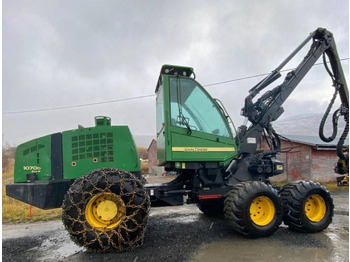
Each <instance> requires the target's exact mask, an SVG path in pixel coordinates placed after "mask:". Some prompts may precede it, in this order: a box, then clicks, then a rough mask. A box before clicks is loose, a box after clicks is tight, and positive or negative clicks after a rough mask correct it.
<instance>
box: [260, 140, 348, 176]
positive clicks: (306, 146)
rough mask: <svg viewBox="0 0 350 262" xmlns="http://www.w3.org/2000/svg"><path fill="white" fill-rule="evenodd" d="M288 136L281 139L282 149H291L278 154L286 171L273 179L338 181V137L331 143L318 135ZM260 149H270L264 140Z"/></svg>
mask: <svg viewBox="0 0 350 262" xmlns="http://www.w3.org/2000/svg"><path fill="white" fill-rule="evenodd" d="M286 138H287V139H284V138H282V139H281V144H282V145H281V148H282V151H289V149H291V150H290V151H289V152H287V153H280V154H279V155H278V156H277V158H278V159H279V160H281V161H283V162H284V169H285V172H284V173H283V174H282V175H279V176H276V177H273V178H272V179H271V180H273V181H283V180H285V181H293V180H298V179H302V180H314V181H323V182H328V181H336V178H337V177H338V174H336V173H334V166H335V164H336V163H337V161H338V156H337V153H336V143H337V142H338V140H337V139H336V140H335V141H333V142H331V143H325V142H323V141H322V140H321V139H320V138H319V137H317V136H302V135H288V136H286ZM288 139H289V140H288ZM345 143H346V145H348V144H349V140H348V139H347V140H346V142H345ZM260 149H262V150H267V149H268V147H267V145H266V143H265V142H262V144H261V145H260Z"/></svg>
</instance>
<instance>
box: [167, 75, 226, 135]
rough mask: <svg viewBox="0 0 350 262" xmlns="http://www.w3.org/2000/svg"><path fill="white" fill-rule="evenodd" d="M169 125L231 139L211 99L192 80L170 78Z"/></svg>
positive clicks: (222, 118) (223, 120) (224, 122)
mask: <svg viewBox="0 0 350 262" xmlns="http://www.w3.org/2000/svg"><path fill="white" fill-rule="evenodd" d="M169 81H170V103H171V109H170V111H171V125H173V126H178V127H183V128H187V126H188V127H189V128H190V129H191V130H196V131H200V132H204V133H208V134H213V135H217V136H224V137H231V132H230V131H229V129H228V126H227V123H226V121H225V119H224V117H223V115H222V113H221V111H220V109H219V108H218V107H217V105H216V104H215V102H214V101H213V99H212V98H211V97H210V96H209V95H208V94H207V93H206V92H205V91H204V90H203V88H202V87H200V86H199V84H198V83H197V82H196V81H194V80H193V79H188V78H180V77H171V78H170V80H169Z"/></svg>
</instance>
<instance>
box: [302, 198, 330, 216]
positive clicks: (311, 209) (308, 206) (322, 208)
mask: <svg viewBox="0 0 350 262" xmlns="http://www.w3.org/2000/svg"><path fill="white" fill-rule="evenodd" d="M304 210H305V215H306V217H307V218H308V219H309V220H310V221H312V222H320V221H321V220H322V219H323V218H324V216H325V214H326V211H327V207H326V203H325V202H324V199H323V197H321V196H320V195H317V194H314V195H311V196H309V197H308V199H306V202H305V207H304Z"/></svg>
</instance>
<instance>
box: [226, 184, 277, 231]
mask: <svg viewBox="0 0 350 262" xmlns="http://www.w3.org/2000/svg"><path fill="white" fill-rule="evenodd" d="M224 206H225V207H224V213H225V217H226V219H227V220H228V221H229V222H230V223H231V225H232V226H233V228H234V229H235V231H237V232H239V233H241V234H243V235H244V236H247V237H250V238H256V237H266V236H269V235H271V234H273V233H274V232H275V231H276V230H278V228H279V225H280V224H281V222H282V204H281V200H280V198H279V195H278V192H277V190H275V189H274V188H272V186H270V185H268V184H266V183H263V182H257V181H254V182H243V183H240V184H237V185H236V186H235V187H234V188H233V189H232V190H231V191H230V192H229V194H228V195H227V197H226V199H225V203H224Z"/></svg>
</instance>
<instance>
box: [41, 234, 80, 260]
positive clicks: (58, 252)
mask: <svg viewBox="0 0 350 262" xmlns="http://www.w3.org/2000/svg"><path fill="white" fill-rule="evenodd" d="M38 249H39V250H40V251H41V252H42V254H43V255H44V256H42V257H40V258H38V259H37V260H38V261H60V260H61V259H64V258H67V257H69V256H71V255H74V254H76V253H79V252H82V251H84V250H85V248H83V247H79V246H77V245H75V244H74V243H73V242H72V241H71V240H70V238H69V236H68V233H66V232H60V233H59V234H55V235H54V236H52V237H49V238H47V239H45V240H44V241H43V242H42V244H41V246H40V247H38Z"/></svg>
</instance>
